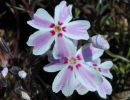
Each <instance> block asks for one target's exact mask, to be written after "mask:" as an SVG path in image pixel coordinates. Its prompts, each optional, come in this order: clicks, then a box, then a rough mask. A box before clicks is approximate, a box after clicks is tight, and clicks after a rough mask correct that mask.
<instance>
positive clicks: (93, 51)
mask: <svg viewBox="0 0 130 100" xmlns="http://www.w3.org/2000/svg"><path fill="white" fill-rule="evenodd" d="M103 52H104V50H102V49H98V48H96V47H94V46H93V45H92V44H91V43H90V44H86V45H84V46H83V47H82V48H80V49H79V50H78V52H77V54H76V55H79V56H80V57H81V58H82V59H84V60H85V61H94V60H96V59H98V58H99V57H100V56H102V54H103Z"/></svg>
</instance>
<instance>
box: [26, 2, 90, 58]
mask: <svg viewBox="0 0 130 100" xmlns="http://www.w3.org/2000/svg"><path fill="white" fill-rule="evenodd" d="M72 17H73V16H72V5H68V6H67V4H66V1H61V3H60V4H59V5H57V6H56V7H55V12H54V19H53V18H52V17H51V16H50V15H49V13H48V12H47V11H46V10H44V9H42V8H39V9H38V10H37V11H36V13H35V14H34V16H33V19H32V20H30V21H28V22H27V23H28V24H29V25H30V26H32V27H34V28H36V29H38V31H37V32H35V33H34V34H32V35H31V36H30V37H29V40H28V41H27V45H28V46H32V47H33V54H34V55H41V54H44V53H45V52H46V51H48V50H49V48H50V47H51V45H52V43H53V42H54V41H55V44H54V48H53V56H54V57H55V58H59V56H65V55H69V54H67V53H66V52H67V50H68V49H69V47H70V46H71V45H73V43H72V41H70V39H74V40H87V39H88V38H89V35H88V33H87V29H89V27H90V23H89V22H88V21H86V20H77V21H72V22H70V21H71V20H72ZM60 51H64V52H62V53H61V54H60V53H59V52H60Z"/></svg>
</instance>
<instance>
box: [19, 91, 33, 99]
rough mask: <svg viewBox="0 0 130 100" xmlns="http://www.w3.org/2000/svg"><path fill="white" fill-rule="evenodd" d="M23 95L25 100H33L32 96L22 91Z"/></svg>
mask: <svg viewBox="0 0 130 100" xmlns="http://www.w3.org/2000/svg"><path fill="white" fill-rule="evenodd" d="M21 95H22V98H23V99H25V100H31V98H30V96H29V95H28V94H27V93H26V92H24V91H21Z"/></svg>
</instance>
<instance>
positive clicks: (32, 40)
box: [27, 31, 54, 55]
mask: <svg viewBox="0 0 130 100" xmlns="http://www.w3.org/2000/svg"><path fill="white" fill-rule="evenodd" d="M53 41H54V37H52V36H51V34H50V33H49V32H45V33H44V32H41V31H37V32H35V33H34V34H32V35H31V36H30V37H29V40H28V41H27V45H28V46H33V54H34V55H42V54H44V53H45V52H46V51H47V50H48V49H49V48H50V46H51V44H52V43H53Z"/></svg>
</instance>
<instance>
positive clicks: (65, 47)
mask: <svg viewBox="0 0 130 100" xmlns="http://www.w3.org/2000/svg"><path fill="white" fill-rule="evenodd" d="M75 54H76V47H75V45H74V43H73V42H72V41H71V40H69V39H67V38H65V37H64V36H60V37H57V38H56V40H55V45H54V48H53V56H54V58H55V59H58V58H64V57H67V58H68V57H70V56H74V55H75Z"/></svg>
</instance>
